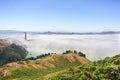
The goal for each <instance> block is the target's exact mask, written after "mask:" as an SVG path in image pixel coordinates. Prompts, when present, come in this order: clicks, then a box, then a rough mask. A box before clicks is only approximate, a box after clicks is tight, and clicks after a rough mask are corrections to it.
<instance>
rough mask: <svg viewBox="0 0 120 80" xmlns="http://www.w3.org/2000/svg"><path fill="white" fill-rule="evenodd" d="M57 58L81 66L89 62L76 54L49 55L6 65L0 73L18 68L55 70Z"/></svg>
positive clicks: (0, 69)
mask: <svg viewBox="0 0 120 80" xmlns="http://www.w3.org/2000/svg"><path fill="white" fill-rule="evenodd" d="M58 57H64V58H66V59H67V60H69V62H71V63H74V62H76V61H79V62H80V63H81V64H86V63H88V62H89V60H87V59H86V58H84V57H81V56H79V55H78V54H74V53H69V54H64V55H63V54H51V55H50V56H46V57H44V58H41V59H37V60H28V61H22V63H18V62H12V63H8V64H7V65H6V67H3V68H0V72H5V71H6V70H7V71H8V72H11V71H13V70H16V69H18V68H35V69H47V68H55V67H56V66H55V63H56V61H57V58H58ZM56 74H57V73H56ZM49 75H54V74H49ZM49 75H48V76H49Z"/></svg>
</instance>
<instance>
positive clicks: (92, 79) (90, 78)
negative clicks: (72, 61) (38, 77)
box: [49, 55, 120, 80]
mask: <svg viewBox="0 0 120 80" xmlns="http://www.w3.org/2000/svg"><path fill="white" fill-rule="evenodd" d="M49 80H120V55H116V56H114V57H107V58H105V59H104V60H98V61H95V62H92V63H89V64H85V65H81V66H78V67H71V68H69V69H68V70H66V71H64V72H62V73H60V74H57V75H56V76H53V77H52V78H50V79H49Z"/></svg>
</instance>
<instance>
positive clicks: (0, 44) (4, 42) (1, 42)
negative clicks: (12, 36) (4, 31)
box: [0, 40, 10, 48]
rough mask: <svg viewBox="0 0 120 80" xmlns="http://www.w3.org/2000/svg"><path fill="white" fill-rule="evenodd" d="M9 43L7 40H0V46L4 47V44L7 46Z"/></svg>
mask: <svg viewBox="0 0 120 80" xmlns="http://www.w3.org/2000/svg"><path fill="white" fill-rule="evenodd" d="M9 45H10V43H8V42H7V41H4V40H0V48H1V47H5V46H9Z"/></svg>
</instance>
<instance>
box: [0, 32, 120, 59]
mask: <svg viewBox="0 0 120 80" xmlns="http://www.w3.org/2000/svg"><path fill="white" fill-rule="evenodd" d="M0 38H3V39H8V40H9V41H11V42H12V41H14V42H16V43H19V44H22V45H26V46H27V49H28V51H29V55H28V57H30V56H34V57H35V56H37V55H40V54H43V53H48V52H50V53H62V52H64V51H66V50H77V51H81V52H83V53H85V54H86V56H87V58H88V59H90V60H98V59H102V58H104V57H106V56H113V55H116V54H120V34H114V35H55V34H54V35H40V34H36V35H35V34H28V35H27V39H28V40H27V41H25V40H24V34H2V35H0Z"/></svg>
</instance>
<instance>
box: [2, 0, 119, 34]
mask: <svg viewBox="0 0 120 80" xmlns="http://www.w3.org/2000/svg"><path fill="white" fill-rule="evenodd" d="M0 30H17V31H53V32H56V31H59V32H101V31H120V0H0Z"/></svg>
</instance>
